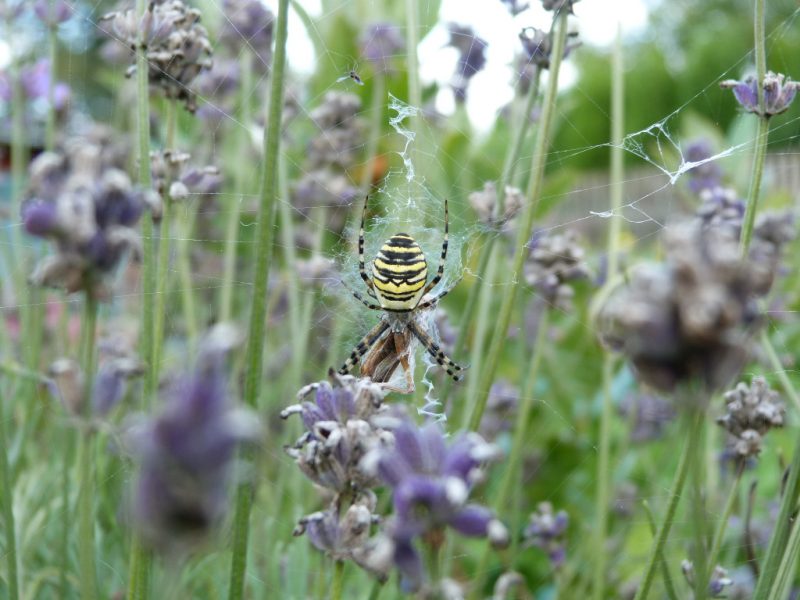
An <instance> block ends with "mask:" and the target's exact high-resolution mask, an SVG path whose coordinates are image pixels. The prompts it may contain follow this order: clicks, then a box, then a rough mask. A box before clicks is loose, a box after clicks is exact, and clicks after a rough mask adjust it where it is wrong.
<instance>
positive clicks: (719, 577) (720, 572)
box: [681, 559, 733, 598]
mask: <svg viewBox="0 0 800 600" xmlns="http://www.w3.org/2000/svg"><path fill="white" fill-rule="evenodd" d="M681 571H682V572H683V576H684V577H685V578H686V581H687V583H688V584H689V585H690V586H693V585H694V578H695V572H694V564H693V563H692V561H690V560H686V559H684V560H682V561H681ZM731 585H733V579H731V578H730V577H728V571H727V570H726V569H723V568H722V567H720V566H719V565H717V566H716V567H714V570H713V571H712V572H711V579H710V580H709V582H708V595H709V596H710V597H711V598H726V597H727V595H725V596H723V592H725V589H726V588H728V587H730V586H731Z"/></svg>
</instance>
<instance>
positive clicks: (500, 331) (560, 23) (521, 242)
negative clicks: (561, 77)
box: [469, 10, 567, 430]
mask: <svg viewBox="0 0 800 600" xmlns="http://www.w3.org/2000/svg"><path fill="white" fill-rule="evenodd" d="M566 39H567V11H566V10H562V11H561V12H560V13H559V15H558V17H556V23H555V35H554V40H553V50H552V54H551V57H552V60H551V64H550V78H549V79H548V82H547V91H546V92H545V99H544V105H543V108H542V118H541V121H540V123H539V131H538V132H537V135H536V145H535V147H534V152H533V164H532V166H531V179H530V184H529V186H528V192H527V196H528V204H527V205H526V206H525V209H524V212H523V215H522V216H521V218H520V228H519V234H518V236H517V244H516V251H515V254H514V262H513V266H512V269H511V277H510V279H511V280H512V281H513V282H515V283H513V284H511V285H508V286H506V288H505V293H504V294H503V299H502V304H501V306H500V310H499V312H498V316H497V320H496V326H495V328H494V336H493V337H492V343H491V345H490V346H489V352H488V355H487V357H486V363H485V367H484V369H483V371H482V372H481V377H480V382H481V383H480V386H479V387H478V398H477V402H476V403H475V406H474V407H473V410H472V416H471V418H470V421H469V428H470V429H472V430H477V428H478V425H480V422H481V417H482V416H483V411H484V409H485V408H486V401H487V399H488V397H489V389H490V387H491V385H492V380H493V379H494V375H495V372H496V371H497V367H498V365H499V362H500V354H501V352H502V350H503V346H504V345H505V342H506V334H507V332H508V325H509V323H510V321H511V313H512V310H513V307H514V300H515V298H516V294H517V288H518V287H519V281H521V279H522V267H523V265H524V263H525V257H526V256H527V253H528V247H527V244H528V240H529V237H530V231H531V228H532V227H533V219H534V217H535V215H536V211H535V209H536V206H537V205H538V202H539V199H540V198H541V195H542V186H543V184H544V167H545V162H546V158H547V147H548V143H549V141H550V130H551V127H552V124H553V120H554V119H553V116H554V114H555V106H556V95H557V93H558V73H559V69H560V68H561V59H562V57H563V55H564V45H565V43H566Z"/></svg>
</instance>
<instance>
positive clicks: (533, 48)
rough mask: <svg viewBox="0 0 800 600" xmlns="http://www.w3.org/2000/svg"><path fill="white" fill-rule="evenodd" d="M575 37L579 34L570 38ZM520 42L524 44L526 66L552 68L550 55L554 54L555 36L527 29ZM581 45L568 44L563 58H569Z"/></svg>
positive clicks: (535, 29) (520, 35) (521, 35)
mask: <svg viewBox="0 0 800 600" xmlns="http://www.w3.org/2000/svg"><path fill="white" fill-rule="evenodd" d="M575 35H577V34H570V37H574V36H575ZM519 41H520V42H522V49H523V52H524V53H523V60H524V63H525V65H532V66H535V67H537V68H538V69H549V68H550V60H551V56H550V55H551V54H552V53H553V36H552V34H551V33H548V32H546V31H542V30H541V29H537V28H536V27H525V28H524V29H523V30H522V31H520V32H519ZM580 45H581V43H580V42H573V43H569V44H567V45H566V46H565V47H564V55H563V57H562V58H567V57H568V56H569V54H570V52H572V51H573V50H575V48H578V47H579V46H580Z"/></svg>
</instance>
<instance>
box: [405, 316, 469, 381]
mask: <svg viewBox="0 0 800 600" xmlns="http://www.w3.org/2000/svg"><path fill="white" fill-rule="evenodd" d="M408 328H409V329H410V330H411V333H413V334H414V335H415V336H416V338H417V339H418V340H419V341H420V343H421V344H422V345H423V346H425V350H427V351H428V354H430V355H431V356H432V357H433V358H435V359H436V362H437V363H439V364H440V365H441V366H442V368H443V369H444V370H445V371H447V374H448V375H450V377H452V378H453V380H454V381H461V377H462V373H461V371H463V370H464V369H462V368H461V367H460V366H458V365H457V364H456V363H454V362H453V361H452V360H451V359H450V358H449V357H448V356H447V355H446V354H445V353H444V352H442V349H441V348H439V344H437V343H436V342H434V341H433V338H432V337H431V336H429V335H428V334H427V333H426V332H425V331H423V330H422V329H421V328H420V327H419V325H417V324H416V323H415V322H414V321H410V322H409V323H408Z"/></svg>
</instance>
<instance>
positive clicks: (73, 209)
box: [22, 136, 148, 299]
mask: <svg viewBox="0 0 800 600" xmlns="http://www.w3.org/2000/svg"><path fill="white" fill-rule="evenodd" d="M109 158H112V157H109V156H107V155H106V154H105V147H104V146H103V145H102V144H101V143H96V140H95V138H93V137H92V136H80V137H75V138H71V139H68V140H67V141H65V142H64V144H62V145H61V146H60V147H59V148H58V149H57V150H56V151H54V152H45V153H43V154H40V155H39V156H37V157H36V159H35V160H34V161H33V162H32V163H31V165H30V169H29V174H30V180H29V189H28V193H27V198H26V200H25V202H24V204H23V206H22V222H23V226H24V227H25V230H26V231H27V232H28V233H30V234H31V235H35V236H37V237H43V238H47V239H49V240H51V241H53V243H54V245H55V249H56V253H55V254H51V255H49V256H47V257H45V258H44V259H42V260H41V261H40V262H39V263H38V264H37V265H36V268H35V270H34V272H33V274H32V275H31V281H32V282H33V283H35V284H37V285H46V286H53V287H60V288H63V289H65V290H66V291H67V292H68V293H72V292H77V291H85V292H87V293H89V294H91V295H92V296H93V297H95V298H97V299H107V298H108V296H109V295H110V291H109V289H108V282H107V279H108V275H109V274H111V273H112V272H113V271H114V270H115V268H116V267H117V265H118V264H119V262H120V260H121V259H122V257H123V256H124V255H125V254H126V253H127V252H128V251H133V252H134V253H137V252H138V250H139V235H138V233H137V232H136V230H135V229H133V227H134V226H135V225H136V222H137V221H138V220H139V217H140V215H141V213H142V211H143V209H144V206H145V203H146V202H145V201H146V198H147V197H148V196H147V195H146V194H143V193H142V192H141V191H140V190H138V189H137V188H135V187H134V186H133V185H132V184H131V181H130V179H129V177H128V175H127V174H126V173H125V172H124V171H122V170H120V169H119V168H117V167H115V166H113V165H111V164H109V163H108V162H107V161H108V159H109Z"/></svg>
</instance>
